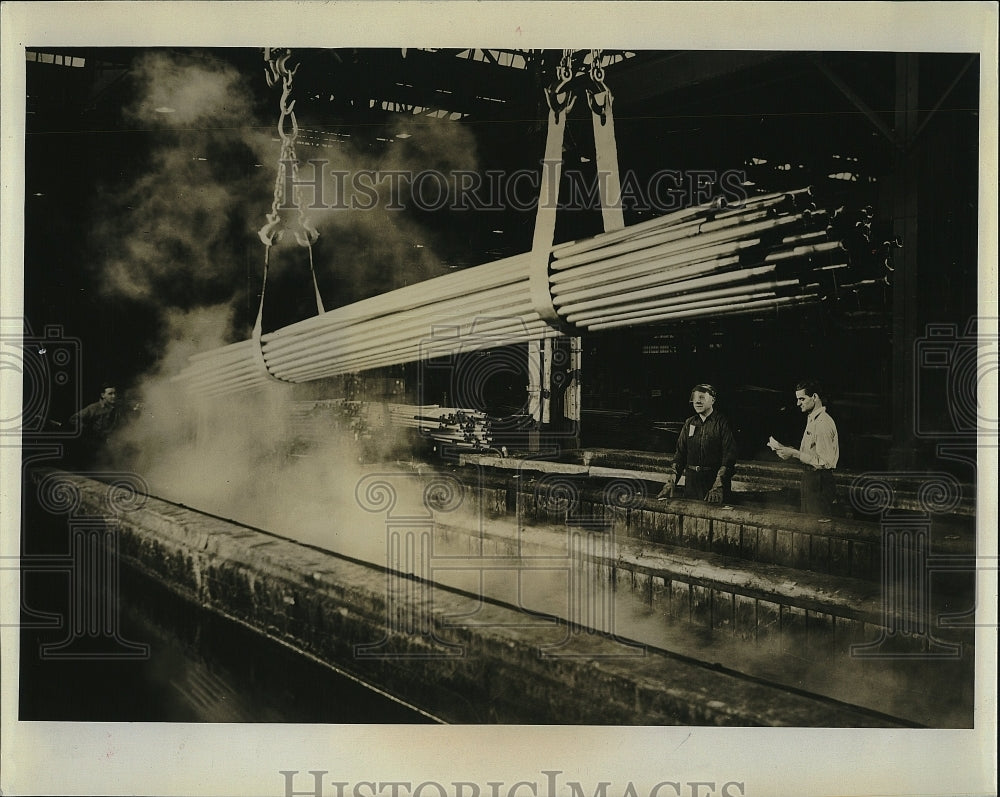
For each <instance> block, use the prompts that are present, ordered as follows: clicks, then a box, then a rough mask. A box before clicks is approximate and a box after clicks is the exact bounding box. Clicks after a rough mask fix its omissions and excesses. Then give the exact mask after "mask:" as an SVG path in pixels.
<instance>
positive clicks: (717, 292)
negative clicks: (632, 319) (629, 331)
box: [566, 267, 799, 324]
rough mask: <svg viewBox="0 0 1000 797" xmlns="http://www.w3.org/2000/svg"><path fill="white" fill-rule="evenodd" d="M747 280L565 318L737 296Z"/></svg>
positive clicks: (782, 283)
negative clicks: (722, 286) (712, 288)
mask: <svg viewBox="0 0 1000 797" xmlns="http://www.w3.org/2000/svg"><path fill="white" fill-rule="evenodd" d="M767 270H768V271H771V270H773V267H768V268H767ZM733 273H735V274H739V273H741V272H733ZM748 282H750V283H753V282H754V280H753V279H752V278H748V279H744V280H741V281H738V282H736V283H735V284H732V285H727V286H726V287H725V288H716V289H714V290H708V291H693V292H691V291H687V292H684V293H678V294H675V295H673V296H668V297H666V298H663V299H656V300H653V301H647V302H635V303H631V304H628V305H625V306H624V307H620V308H618V309H617V310H614V309H610V308H604V309H603V310H589V311H586V312H583V313H574V314H572V315H569V316H567V318H566V320H567V321H569V322H570V323H573V324H581V323H586V322H588V321H593V320H595V319H596V318H600V317H602V316H606V315H607V314H608V313H615V314H616V315H620V316H621V317H622V318H628V317H629V316H630V315H631V314H638V313H640V312H642V311H645V310H653V309H656V308H662V307H674V306H676V305H680V304H684V303H686V302H691V301H696V300H702V299H711V298H715V297H720V298H721V297H726V296H738V295H739V294H741V293H744V292H745V291H746V290H747V285H746V283H748ZM754 284H760V285H766V286H768V287H769V288H772V289H777V288H784V287H791V286H792V285H798V284H799V281H798V280H797V279H787V280H770V281H767V280H765V281H762V282H760V283H754Z"/></svg>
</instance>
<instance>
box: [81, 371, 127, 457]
mask: <svg viewBox="0 0 1000 797" xmlns="http://www.w3.org/2000/svg"><path fill="white" fill-rule="evenodd" d="M118 420H119V413H118V390H117V389H116V388H115V386H114V385H111V384H103V385H101V398H100V400H99V401H95V402H94V403H93V404H88V405H87V406H86V407H84V408H83V409H82V410H80V411H79V412H77V413H75V414H74V415H73V416H72V417H71V418H70V426H71V427H73V428H79V429H80V439H81V440H82V441H83V442H85V443H86V444H89V445H91V446H100V445H103V444H104V442H105V441H106V440H107V439H108V436H109V435H110V434H111V432H113V431H114V429H115V427H116V426H117V425H118Z"/></svg>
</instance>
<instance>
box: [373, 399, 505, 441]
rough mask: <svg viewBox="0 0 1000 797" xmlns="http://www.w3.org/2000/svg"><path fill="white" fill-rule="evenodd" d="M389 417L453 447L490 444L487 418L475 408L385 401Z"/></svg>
mask: <svg viewBox="0 0 1000 797" xmlns="http://www.w3.org/2000/svg"><path fill="white" fill-rule="evenodd" d="M388 410H389V421H390V423H391V424H392V425H393V426H395V427H398V428H403V429H416V430H417V431H418V432H419V433H420V434H421V436H423V437H426V438H429V439H431V440H434V441H435V442H437V443H439V444H448V445H452V446H455V447H457V448H469V449H475V450H484V449H487V448H490V447H491V443H492V431H491V428H490V418H489V416H487V415H485V414H484V413H482V412H480V411H478V410H468V409H461V408H457V407H440V406H438V405H437V404H428V405H412V404H389V405H388Z"/></svg>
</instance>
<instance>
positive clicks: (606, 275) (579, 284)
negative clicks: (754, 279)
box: [551, 238, 760, 301]
mask: <svg viewBox="0 0 1000 797" xmlns="http://www.w3.org/2000/svg"><path fill="white" fill-rule="evenodd" d="M759 243H760V239H759V238H751V239H749V240H744V241H736V242H728V243H724V244H718V245H716V246H707V247H705V248H703V249H702V248H699V249H695V250H691V251H689V252H684V253H681V254H678V255H674V256H673V257H667V258H660V257H651V258H643V259H640V260H638V261H636V262H635V263H630V264H628V265H627V266H617V267H615V268H609V269H607V270H605V271H601V272H597V273H591V274H589V275H587V276H586V277H582V278H580V279H579V280H573V281H571V282H566V283H565V284H563V285H554V286H552V288H551V290H552V295H553V297H555V299H554V300H556V301H557V300H558V299H559V298H560V297H565V296H574V295H576V294H577V293H578V292H580V291H582V290H584V289H586V288H593V287H596V286H599V285H605V286H607V289H608V290H613V289H614V287H615V286H617V285H620V284H622V282H625V281H627V280H628V279H630V278H632V277H640V276H643V275H645V274H656V273H659V274H660V275H661V276H662V277H663V280H662V281H664V282H668V281H670V279H672V277H671V274H673V273H674V272H681V271H683V269H684V267H685V266H691V265H692V264H695V263H703V262H705V261H707V260H712V259H714V258H719V257H727V256H730V255H735V254H736V253H738V252H740V251H742V250H744V249H749V248H750V247H752V246H756V245H757V244H759Z"/></svg>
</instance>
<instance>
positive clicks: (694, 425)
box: [656, 383, 737, 504]
mask: <svg viewBox="0 0 1000 797" xmlns="http://www.w3.org/2000/svg"><path fill="white" fill-rule="evenodd" d="M717 395H718V394H717V392H716V390H715V388H714V387H712V386H711V385H708V384H704V383H702V384H697V385H695V386H694V387H693V388H691V406H692V407H693V408H694V411H695V414H694V415H692V416H691V417H690V418H688V419H687V420H686V421H684V426H683V428H682V429H681V431H680V434H679V435H678V437H677V450H676V452H675V453H674V462H673V469H672V471H671V472H670V473H669V474H668V477H667V482H666V484H664V485H663V489H662V490H661V491H660V493H659V495H657V496H656V498H657V500H663V499H666V498H673V497H674V495H675V492H676V489H677V481H678V479H680V477H681V475H683V476H684V496H685V497H686V498H696V499H700V500H703V501H708V502H709V503H711V504H721V503H723V502H724V501H728V500H729V498H730V495H731V492H732V483H733V470H734V469H735V467H736V454H737V449H736V438H735V437H734V435H733V430H732V427H731V426H730V425H729V420H728V419H727V418H726V416H724V415H723V414H722V413H720V412H719V411H718V410H716V409H715V399H716V396H717Z"/></svg>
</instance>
